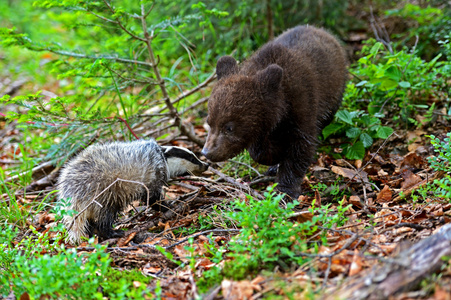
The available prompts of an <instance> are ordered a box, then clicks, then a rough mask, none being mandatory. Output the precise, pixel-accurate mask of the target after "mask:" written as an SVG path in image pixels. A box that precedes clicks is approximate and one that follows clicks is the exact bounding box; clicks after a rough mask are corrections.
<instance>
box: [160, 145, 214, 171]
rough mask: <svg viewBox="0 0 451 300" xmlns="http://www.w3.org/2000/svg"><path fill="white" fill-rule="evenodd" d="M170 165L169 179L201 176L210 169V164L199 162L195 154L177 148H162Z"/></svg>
mask: <svg viewBox="0 0 451 300" xmlns="http://www.w3.org/2000/svg"><path fill="white" fill-rule="evenodd" d="M161 149H162V150H163V152H164V156H165V157H166V161H167V163H168V170H169V177H175V176H181V175H186V174H195V175H199V174H201V173H202V172H204V171H206V170H207V169H208V164H207V163H204V162H203V161H201V160H199V159H198V158H197V156H196V155H194V153H193V152H191V151H190V150H188V149H186V148H182V147H176V146H161Z"/></svg>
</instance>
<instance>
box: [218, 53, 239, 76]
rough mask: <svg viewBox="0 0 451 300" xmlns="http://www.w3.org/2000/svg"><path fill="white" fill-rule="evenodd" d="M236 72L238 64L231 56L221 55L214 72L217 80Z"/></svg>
mask: <svg viewBox="0 0 451 300" xmlns="http://www.w3.org/2000/svg"><path fill="white" fill-rule="evenodd" d="M237 72H238V64H237V62H236V60H235V59H234V58H233V57H231V56H223V57H221V58H220V59H219V60H218V62H217V63H216V74H217V75H218V80H219V79H221V78H223V77H227V76H229V75H232V74H236V73H237Z"/></svg>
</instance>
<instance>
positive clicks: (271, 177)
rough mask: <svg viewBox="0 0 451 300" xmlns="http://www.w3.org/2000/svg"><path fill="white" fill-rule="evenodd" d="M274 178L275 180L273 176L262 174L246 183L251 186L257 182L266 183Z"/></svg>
mask: <svg viewBox="0 0 451 300" xmlns="http://www.w3.org/2000/svg"><path fill="white" fill-rule="evenodd" d="M274 180H276V177H275V176H263V177H260V178H257V179H255V180H253V181H251V182H249V183H248V185H249V186H253V185H256V184H259V183H267V182H273V181H274Z"/></svg>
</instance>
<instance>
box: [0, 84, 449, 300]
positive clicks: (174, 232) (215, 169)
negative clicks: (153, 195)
mask: <svg viewBox="0 0 451 300" xmlns="http://www.w3.org/2000/svg"><path fill="white" fill-rule="evenodd" d="M14 84H15V83H14V82H11V83H9V87H10V88H11V89H17V88H18V87H15V86H14ZM16 84H17V85H19V84H18V83H16ZM5 86H6V85H4V86H3V89H5ZM19 86H20V85H19ZM6 87H7V86H6ZM387 122H389V121H388V120H387ZM16 126H17V124H14V123H12V124H5V123H2V124H1V136H0V138H1V140H0V145H1V147H2V153H3V154H2V157H1V158H0V159H1V160H0V166H1V167H2V168H6V167H8V166H9V165H10V164H13V163H14V157H15V155H16V154H17V151H19V150H18V149H17V148H16V147H15V146H14V143H11V142H10V141H11V140H14V139H15V137H16V135H18V134H21V133H20V131H19V130H18V129H17V128H16ZM449 131H450V125H449V124H448V123H447V121H446V120H444V119H443V118H442V117H441V116H438V117H437V118H436V119H435V120H434V123H433V124H429V125H428V126H427V127H426V128H419V129H415V130H412V131H408V130H395V132H394V133H393V134H392V135H391V136H390V137H389V138H388V139H387V140H385V141H381V142H379V143H378V144H375V145H373V147H372V148H371V150H370V151H368V152H367V154H366V156H365V158H364V160H362V161H360V160H358V161H348V160H344V159H334V158H333V157H332V155H329V154H325V153H322V152H318V155H317V158H316V160H315V162H314V164H312V166H311V167H310V169H309V172H308V176H307V177H306V178H305V179H304V182H303V190H304V195H303V196H301V197H300V198H299V199H298V201H299V203H300V204H299V205H298V206H296V208H295V211H296V213H295V214H294V215H293V216H291V217H290V220H291V221H292V222H295V223H296V222H298V223H302V222H305V221H308V220H312V217H313V214H314V213H315V211H313V210H311V209H309V208H310V207H311V205H312V202H314V205H315V206H317V207H321V206H322V205H327V204H330V205H331V206H330V209H331V210H330V213H331V214H334V213H336V212H337V207H338V206H339V204H338V202H339V201H342V203H341V205H342V206H343V207H345V206H349V208H348V209H347V210H346V211H345V212H344V216H345V217H346V218H347V220H346V222H345V223H344V224H343V225H342V226H334V227H332V228H323V229H322V230H321V232H323V233H324V232H325V236H326V239H327V246H324V245H322V246H320V248H319V249H318V253H313V252H312V253H311V258H312V259H311V260H310V261H309V262H308V263H306V264H304V265H302V266H297V267H294V266H290V265H284V264H283V263H280V264H278V265H277V266H276V267H275V268H274V269H273V270H271V271H270V272H261V273H256V274H254V275H249V276H247V278H246V279H245V280H238V281H233V280H229V279H224V280H222V282H220V283H218V284H216V285H214V286H213V287H212V288H211V289H210V290H208V292H206V293H203V295H202V297H204V298H205V299H215V298H218V297H219V296H218V295H219V293H221V292H222V295H223V297H225V298H227V299H258V298H261V297H270V296H280V297H282V298H283V297H285V296H287V295H288V294H289V295H291V297H295V298H297V299H301V298H304V297H307V296H308V291H318V290H322V293H320V294H321V295H322V296H323V297H325V298H327V296H328V295H329V296H330V295H332V298H333V297H341V298H344V299H354V298H355V299H357V298H359V297H357V296H350V294H349V293H350V292H351V291H354V290H357V289H360V290H359V291H360V292H361V293H364V294H365V293H368V295H369V296H368V297H369V298H371V297H370V296H371V295H373V296H372V297H373V298H374V299H377V298H378V296H375V295H379V296H380V297H382V296H381V295H382V294H384V293H388V294H385V296H390V299H450V295H451V261H450V260H449V259H450V257H451V255H450V254H451V253H450V250H449V244H450V238H449V233H448V241H447V242H448V249H447V251H448V252H446V254H447V255H448V263H447V264H445V267H444V268H442V269H439V270H436V269H433V266H432V265H433V263H430V264H427V265H428V266H427V267H425V270H423V271H424V273H422V274H416V273H415V271H413V270H411V269H410V268H412V267H414V266H415V265H416V264H418V265H422V264H423V263H424V261H425V260H426V261H428V259H431V257H430V256H431V255H432V256H436V255H437V253H436V252H431V253H427V251H425V252H423V253H422V254H423V256H421V255H420V256H418V255H417V254H418V253H417V254H412V253H411V252H406V251H410V250H411V249H412V248H411V247H412V246H413V245H417V243H419V242H420V241H424V240H426V239H427V238H429V237H431V236H432V235H433V234H434V233H436V232H437V231H438V229H439V228H442V227H443V226H444V225H445V224H449V223H450V222H451V203H450V202H449V199H444V198H440V197H437V195H434V190H432V189H428V185H427V184H428V183H429V182H432V181H433V180H435V179H440V178H441V177H443V176H444V174H443V172H437V171H434V170H432V169H431V168H430V166H429V163H428V161H427V158H428V157H429V156H431V155H433V154H434V148H433V147H432V146H431V144H430V139H429V138H428V137H427V136H428V135H430V134H433V135H435V136H436V137H439V138H440V139H442V140H443V138H444V137H445V135H446V133H447V132H449ZM196 133H197V134H198V135H200V136H204V137H205V136H206V133H205V130H204V129H203V127H202V126H197V127H196ZM18 140H21V138H20V139H18ZM164 142H165V141H163V143H164ZM166 142H170V143H171V144H172V145H178V146H184V147H187V148H191V149H192V150H193V151H194V152H195V153H197V154H199V153H200V149H199V148H198V147H197V146H193V144H192V143H190V142H187V141H186V140H183V139H171V141H169V140H167V141H166ZM243 169H245V170H248V172H247V175H242V174H244V173H243V171H242V170H243ZM250 173H253V177H252V178H251V177H250V176H249V174H250ZM57 176H58V169H57V168H56V169H55V168H54V167H53V166H49V165H44V166H42V165H41V166H40V168H37V169H35V171H34V173H33V182H32V183H31V185H29V186H28V187H26V193H24V190H23V189H22V190H19V191H18V192H17V193H16V197H17V199H18V201H19V203H20V204H21V205H23V207H24V208H25V209H29V207H30V206H29V204H30V203H33V202H36V201H39V200H41V199H43V198H44V197H45V196H46V195H48V194H49V193H50V192H51V191H52V190H54V189H55V188H56V187H55V182H56V178H57ZM7 180H8V179H7ZM273 183H274V178H273V177H269V176H265V175H264V172H263V171H261V168H260V167H259V166H255V165H252V166H251V165H248V163H247V162H244V163H243V162H239V161H230V162H228V163H226V164H216V165H212V166H211V167H210V169H209V170H208V171H207V172H205V173H204V174H203V175H202V176H198V177H196V176H187V177H181V178H177V179H175V180H172V181H170V183H169V185H168V186H167V187H165V195H166V199H167V200H168V201H167V202H166V205H168V206H169V207H170V210H168V211H167V212H165V213H161V212H155V211H152V210H146V211H144V208H143V207H139V205H140V204H139V203H135V206H136V207H137V208H138V210H140V208H141V213H140V214H139V215H137V216H136V215H135V216H134V217H129V214H131V213H132V210H131V211H130V212H126V213H125V215H124V216H122V217H121V218H120V220H119V223H118V225H117V228H121V229H124V230H125V236H124V237H123V238H120V239H113V240H108V241H103V242H102V244H107V245H108V247H107V248H106V249H107V250H106V251H108V252H109V253H110V257H111V258H112V260H113V262H112V266H113V267H114V268H118V269H121V270H122V269H135V268H137V269H139V270H141V272H142V273H143V274H145V275H146V276H150V277H154V278H159V279H160V285H161V288H162V291H163V294H162V297H164V298H167V299H172V298H174V299H175V298H177V299H178V298H187V297H196V296H198V295H199V291H198V289H197V287H196V280H195V279H194V278H197V277H198V276H201V275H200V274H202V272H204V271H205V270H209V269H210V268H212V267H213V266H223V265H224V263H225V260H231V258H227V257H226V258H224V261H220V262H218V261H216V262H213V259H211V256H212V255H211V253H210V252H209V248H208V247H207V246H206V245H207V244H208V245H211V244H212V243H213V244H214V247H215V248H216V249H219V248H221V246H224V245H227V243H228V242H229V241H230V240H231V239H232V238H233V237H234V236H236V235H237V234H239V230H238V229H239V227H237V224H235V223H233V222H230V220H228V219H227V217H225V215H224V214H222V213H221V212H223V211H226V210H230V206H229V205H228V204H229V203H230V202H233V201H234V200H235V199H239V200H241V201H248V196H247V195H252V196H253V197H254V198H264V197H265V196H264V192H263V191H265V189H266V188H267V187H268V186H271V185H272V184H273ZM3 196H5V195H3ZM3 196H2V198H3ZM51 206H52V205H49V209H48V210H41V211H36V212H33V211H30V213H31V215H33V216H34V218H33V219H32V220H29V222H30V224H29V225H33V226H34V227H35V228H36V229H37V230H38V231H39V232H41V233H44V232H48V231H49V229H50V228H52V227H53V226H54V223H55V214H54V213H51V212H50V207H51ZM312 212H313V213H312ZM202 220H208V222H207V221H205V222H202ZM317 225H318V226H321V224H317ZM21 230H22V234H21V235H22V236H26V235H28V234H30V231H29V230H28V229H27V228H21ZM50 234H55V235H56V234H58V233H57V232H52V233H50ZM445 236H446V232H445ZM302 238H306V239H309V240H310V242H312V243H314V242H315V240H316V239H317V238H318V237H317V236H315V235H313V236H308V237H302ZM445 240H446V238H445ZM98 242H99V241H98V240H96V241H95V242H94V243H98ZM445 244H446V243H445ZM156 245H158V246H161V247H163V248H164V249H165V251H166V256H165V255H163V254H162V252H161V251H158V250H157V249H156V248H155V246H156ZM66 247H67V248H70V247H73V246H71V245H69V244H67V245H66ZM434 247H435V246H434V245H429V246H427V247H426V249H435V248H434ZM93 250H94V248H93V247H92V245H88V244H87V243H83V244H82V245H79V246H78V247H77V251H79V252H90V251H93ZM445 250H446V247H445ZM438 251H440V249H439V250H438ZM167 253H171V255H169V254H167ZM406 253H410V254H406ZM409 255H410V256H411V259H412V260H410V261H408V263H407V265H406V264H401V263H399V260H400V259H404V262H405V259H407V258H406V257H408V256H409ZM400 256H401V257H400ZM415 260H418V261H415ZM176 262H182V263H183V264H184V265H185V266H186V265H188V264H189V265H190V268H186V267H185V268H182V267H181V266H180V264H179V263H176ZM378 267H379V268H385V270H386V269H387V268H392V269H391V270H390V271H388V273H390V274H392V273H396V272H398V271H400V269H402V268H405V269H406V270H407V274H404V275H403V280H401V281H402V282H398V281H396V280H393V279H392V280H393V281H392V282H390V284H389V285H390V286H391V287H387V283H385V285H384V280H386V279H387V278H391V277H389V276H388V274H385V275H382V277H381V278H376V279H375V278H373V277H374V276H376V275H377V274H380V273H378V272H379V271H380V270H379V271H378V269H377V268H378ZM429 267H430V268H429ZM432 274H435V275H432ZM372 276H373V277H372ZM362 278H370V279H371V280H369V281H370V282H368V280H367V282H366V283H356V280H357V281H358V280H359V279H360V280H361V279H362ZM154 282H155V281H154ZM395 285H396V288H394V286H395ZM371 288H372V290H371ZM365 289H366V290H365ZM375 289H376V290H377V291H378V292H377V293H376V292H375ZM362 290H365V291H364V292H362ZM368 291H370V292H368ZM395 292H396V296H392V295H393V294H394V293H395ZM379 293H382V294H379ZM287 297H288V296H287Z"/></svg>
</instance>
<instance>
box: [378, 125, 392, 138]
mask: <svg viewBox="0 0 451 300" xmlns="http://www.w3.org/2000/svg"><path fill="white" fill-rule="evenodd" d="M392 133H393V129H392V128H390V127H388V126H381V127H379V128H378V129H377V133H376V135H377V137H378V138H381V139H386V138H388V137H389V136H390V135H391V134H392Z"/></svg>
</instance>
